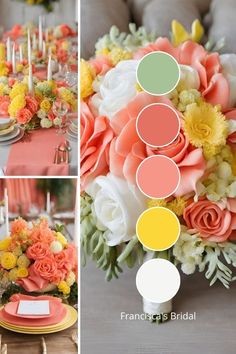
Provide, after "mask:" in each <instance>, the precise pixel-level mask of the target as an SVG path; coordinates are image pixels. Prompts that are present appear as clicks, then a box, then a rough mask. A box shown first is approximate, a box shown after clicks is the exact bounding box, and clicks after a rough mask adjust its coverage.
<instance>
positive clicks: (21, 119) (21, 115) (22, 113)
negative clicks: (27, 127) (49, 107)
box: [16, 108, 33, 124]
mask: <svg viewBox="0 0 236 354" xmlns="http://www.w3.org/2000/svg"><path fill="white" fill-rule="evenodd" d="M32 117H33V114H32V112H31V111H30V110H29V109H28V108H21V109H20V110H19V111H18V112H17V115H16V120H17V122H18V123H20V124H26V123H29V122H30V121H31V118H32Z"/></svg>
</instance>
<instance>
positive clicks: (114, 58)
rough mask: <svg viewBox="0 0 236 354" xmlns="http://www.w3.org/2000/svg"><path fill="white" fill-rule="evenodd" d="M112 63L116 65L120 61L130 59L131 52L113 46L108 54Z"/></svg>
mask: <svg viewBox="0 0 236 354" xmlns="http://www.w3.org/2000/svg"><path fill="white" fill-rule="evenodd" d="M108 58H109V59H110V61H111V63H112V65H114V66H116V65H117V64H118V63H119V62H120V61H123V60H129V59H132V53H131V52H128V51H127V50H124V49H122V48H119V47H114V48H112V50H111V51H110V53H109V54H108Z"/></svg>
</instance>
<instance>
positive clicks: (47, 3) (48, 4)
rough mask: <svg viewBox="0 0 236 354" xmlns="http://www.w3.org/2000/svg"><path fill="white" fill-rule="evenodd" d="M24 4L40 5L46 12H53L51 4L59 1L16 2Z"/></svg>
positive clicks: (25, 0)
mask: <svg viewBox="0 0 236 354" xmlns="http://www.w3.org/2000/svg"><path fill="white" fill-rule="evenodd" d="M18 1H21V2H24V3H25V4H27V5H31V6H33V5H40V6H43V7H44V8H45V9H46V10H47V11H48V12H51V11H53V3H54V2H58V1H59V0H18Z"/></svg>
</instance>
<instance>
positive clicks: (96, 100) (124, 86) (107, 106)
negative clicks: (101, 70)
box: [92, 60, 138, 119]
mask: <svg viewBox="0 0 236 354" xmlns="http://www.w3.org/2000/svg"><path fill="white" fill-rule="evenodd" d="M137 66H138V61H137V60H124V61H121V62H120V63H119V64H118V65H117V66H116V67H115V68H113V69H111V70H109V71H108V72H107V74H105V75H104V77H103V78H102V80H101V81H100V82H99V85H98V87H97V85H96V87H94V89H96V90H97V94H95V95H94V96H93V98H92V103H93V105H94V106H95V107H96V108H97V110H98V112H99V114H100V115H105V116H107V117H108V118H110V119H112V117H113V116H114V115H115V114H116V113H117V112H119V111H120V110H121V109H122V108H124V107H126V105H127V104H128V103H129V102H130V101H131V100H132V99H133V98H134V97H135V96H136V95H137V88H136V83H137V80H136V69H137Z"/></svg>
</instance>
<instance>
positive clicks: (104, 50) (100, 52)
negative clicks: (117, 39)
mask: <svg viewBox="0 0 236 354" xmlns="http://www.w3.org/2000/svg"><path fill="white" fill-rule="evenodd" d="M109 53H110V50H109V49H108V48H102V49H100V50H97V51H96V57H99V56H100V55H103V56H108V55H109Z"/></svg>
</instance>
